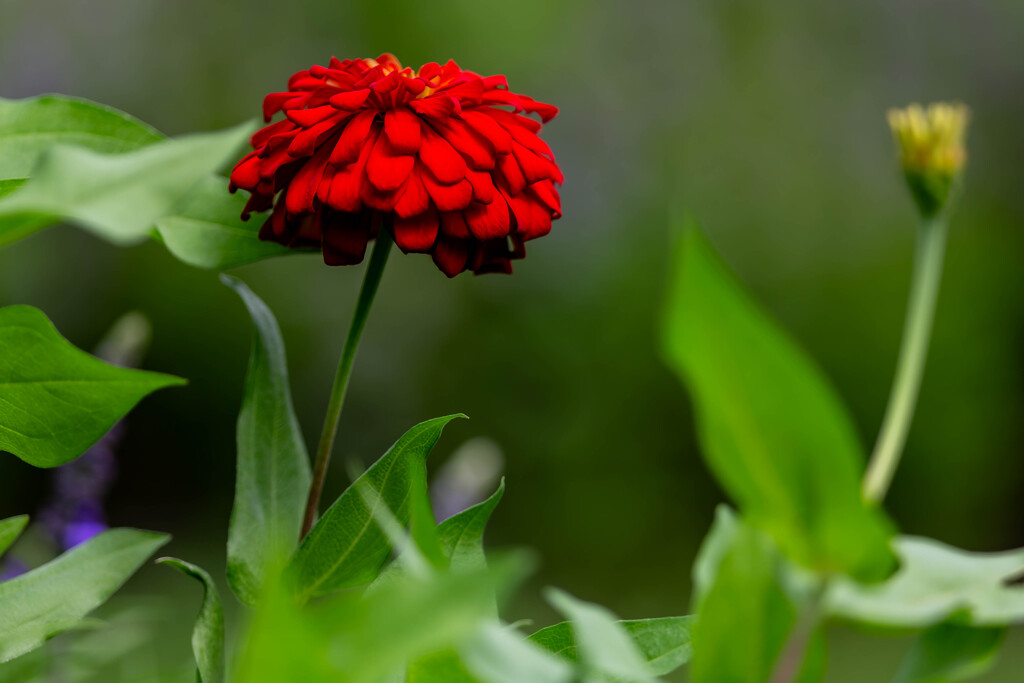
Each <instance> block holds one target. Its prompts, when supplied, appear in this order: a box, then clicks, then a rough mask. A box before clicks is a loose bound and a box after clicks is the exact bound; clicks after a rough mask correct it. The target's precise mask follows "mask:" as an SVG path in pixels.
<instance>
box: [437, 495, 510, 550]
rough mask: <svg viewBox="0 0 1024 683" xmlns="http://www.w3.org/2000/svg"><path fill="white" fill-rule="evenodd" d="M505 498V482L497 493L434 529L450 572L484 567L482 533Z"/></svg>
mask: <svg viewBox="0 0 1024 683" xmlns="http://www.w3.org/2000/svg"><path fill="white" fill-rule="evenodd" d="M504 495H505V479H504V477H503V478H502V480H501V483H500V484H498V490H497V491H495V492H494V493H493V494H491V496H490V497H489V498H488V499H487V500H484V501H482V502H480V503H477V504H476V505H474V506H472V507H469V508H466V509H465V510H463V511H462V512H460V513H458V514H456V515H452V516H451V517H449V518H448V519H446V520H444V521H443V522H441V524H440V525H438V527H437V532H438V535H439V536H440V538H441V546H442V548H444V554H445V557H447V558H448V560H449V561H450V562H451V567H452V569H455V570H463V569H482V568H483V567H485V566H486V565H487V562H486V559H485V557H484V530H485V528H486V527H487V522H488V520H490V518H491V513H492V512H494V508H496V507H497V506H498V503H499V502H500V501H501V497H502V496H504Z"/></svg>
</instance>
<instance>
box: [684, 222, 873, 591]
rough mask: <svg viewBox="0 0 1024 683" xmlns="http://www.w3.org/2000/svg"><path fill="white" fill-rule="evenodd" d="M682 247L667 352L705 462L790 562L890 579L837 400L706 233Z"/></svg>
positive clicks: (851, 433)
mask: <svg viewBox="0 0 1024 683" xmlns="http://www.w3.org/2000/svg"><path fill="white" fill-rule="evenodd" d="M680 242H681V244H680V247H679V250H678V253H677V254H676V257H675V263H676V266H677V267H676V270H675V273H674V275H673V277H672V283H671V285H670V289H669V292H668V306H667V309H666V312H665V327H664V350H665V355H666V358H667V360H668V363H669V364H670V365H671V366H672V368H673V369H674V370H675V371H676V372H677V373H678V374H679V376H680V377H681V379H682V380H683V381H684V383H685V384H686V385H687V387H688V388H689V390H690V392H691V394H692V396H693V401H694V405H695V411H696V414H697V424H698V432H699V436H700V440H701V445H702V449H703V454H704V458H705V460H706V461H707V463H708V466H709V467H710V468H711V470H712V471H713V472H714V474H715V476H716V478H717V479H718V480H719V481H720V482H721V483H722V485H723V487H724V488H725V489H726V490H727V491H728V492H729V494H730V495H731V496H732V497H733V498H734V499H735V500H736V501H737V502H738V503H739V507H740V508H741V509H742V511H743V513H744V515H745V516H746V517H747V518H748V519H749V520H750V521H751V522H752V523H754V524H755V525H757V526H761V527H763V528H765V529H766V530H768V531H769V532H770V533H771V534H772V535H773V536H774V537H775V538H776V539H777V541H778V543H779V545H780V547H781V548H782V549H783V551H784V552H785V553H786V554H787V555H788V556H790V557H792V558H793V559H795V560H797V561H799V562H801V563H802V564H805V565H808V566H810V567H812V568H814V569H816V570H819V571H822V572H837V571H838V572H846V573H849V574H851V575H853V576H855V577H857V578H859V579H861V580H877V579H881V578H884V577H885V576H886V575H887V574H888V573H889V572H890V571H891V569H892V564H893V563H892V555H891V553H890V551H889V548H888V544H887V542H888V539H889V536H890V525H889V524H888V523H887V521H886V520H885V519H884V516H883V514H882V513H881V512H880V511H878V510H876V509H873V508H871V507H869V506H868V505H866V504H865V503H864V501H863V500H862V499H861V495H860V475H861V470H862V462H863V453H862V450H861V447H860V445H859V443H858V440H857V435H856V432H855V430H854V428H853V424H852V423H851V421H850V418H849V416H848V415H847V413H846V410H845V409H844V407H843V405H842V403H841V402H840V400H839V398H838V396H837V395H836V393H835V392H834V391H833V389H832V388H831V386H830V385H829V383H828V381H827V380H826V378H825V376H824V375H823V374H822V373H821V371H820V370H819V369H818V368H817V367H816V366H815V365H814V364H813V363H812V362H811V361H810V360H809V359H808V358H807V357H806V356H805V355H804V354H803V353H802V352H801V351H800V350H799V348H798V347H797V346H796V344H795V343H793V342H792V341H791V340H790V338H789V337H788V336H787V335H786V334H785V333H784V332H783V331H782V330H780V329H779V327H778V326H777V325H776V324H775V323H773V322H772V321H771V319H770V318H769V317H768V316H767V315H765V313H763V312H762V311H761V310H760V309H759V308H758V307H757V306H756V305H755V304H754V302H753V301H752V300H751V299H750V297H749V296H748V295H747V294H746V293H745V292H744V291H743V289H742V287H741V286H740V284H739V283H738V282H737V281H736V279H735V278H734V277H733V276H732V275H731V274H730V273H729V271H728V269H727V268H726V266H725V265H724V264H723V263H722V262H721V260H720V259H719V258H718V256H717V255H716V254H715V253H714V251H713V249H712V248H711V246H710V245H709V244H708V243H707V241H706V240H705V239H704V238H703V237H702V236H701V235H700V233H698V232H697V231H696V230H693V229H691V230H688V231H686V232H685V234H684V235H683V237H682V239H681V240H680Z"/></svg>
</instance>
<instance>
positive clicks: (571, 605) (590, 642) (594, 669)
mask: <svg viewBox="0 0 1024 683" xmlns="http://www.w3.org/2000/svg"><path fill="white" fill-rule="evenodd" d="M546 596H547V599H548V602H550V603H551V605H552V606H553V607H554V608H555V609H557V610H558V611H559V612H561V613H562V615H563V616H565V617H566V618H568V619H569V621H570V622H572V633H573V636H574V638H575V641H576V648H577V652H578V656H579V661H580V663H581V665H582V667H583V669H584V670H585V671H586V672H588V673H589V674H590V675H593V676H601V677H612V678H615V679H619V680H621V681H623V682H629V683H646V682H649V681H653V680H654V675H653V671H652V670H651V668H650V666H649V665H648V664H647V658H646V657H644V656H643V654H642V653H641V652H640V649H639V648H638V647H637V646H636V644H635V643H634V642H633V640H632V638H630V637H629V634H628V633H627V632H626V630H625V629H624V628H622V626H620V624H619V623H618V622H617V620H616V618H615V615H613V614H612V613H611V612H610V611H609V610H608V609H606V608H604V607H601V606H600V605H595V604H593V603H590V602H583V601H582V600H577V599H576V598H574V597H572V596H571V595H569V594H568V593H566V592H565V591H560V590H558V589H556V588H549V589H548V590H547V591H546Z"/></svg>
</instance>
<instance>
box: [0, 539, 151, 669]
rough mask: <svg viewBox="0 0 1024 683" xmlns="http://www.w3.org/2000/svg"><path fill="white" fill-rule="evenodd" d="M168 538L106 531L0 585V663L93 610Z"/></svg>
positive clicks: (70, 624)
mask: <svg viewBox="0 0 1024 683" xmlns="http://www.w3.org/2000/svg"><path fill="white" fill-rule="evenodd" d="M168 540H170V537H169V536H167V535H165V534H156V533H152V532H149V531H139V530H137V529H111V530H110V531H104V532H103V533H101V534H99V535H97V536H94V537H93V538H91V539H89V540H88V541H86V542H85V543H83V544H81V545H79V546H76V547H75V548H72V549H71V550H69V551H68V552H66V553H64V554H63V555H61V556H60V557H58V558H57V559H55V560H53V561H51V562H48V563H47V564H45V565H43V566H42V567H39V568H37V569H33V570H32V571H30V572H28V573H27V574H22V575H21V576H18V577H16V578H13V579H10V580H9V581H4V582H0V662H5V661H7V660H9V659H13V658H14V657H17V656H18V655H21V654H24V653H25V652H28V651H29V650H32V649H35V648H37V647H39V646H40V645H42V644H43V643H44V642H46V640H47V639H49V638H52V637H53V636H55V635H57V634H58V633H61V632H62V631H66V630H67V629H69V628H71V627H73V626H75V625H76V624H78V623H79V622H80V621H81V620H82V619H83V618H84V617H85V616H86V615H87V614H88V613H89V612H91V611H92V610H94V609H95V608H97V607H99V606H100V605H101V604H103V602H105V601H106V600H107V598H109V597H110V596H111V595H112V594H113V593H114V592H115V591H116V590H117V589H118V588H120V587H121V584H123V583H124V582H125V581H127V580H128V578H129V577H130V576H131V575H132V574H134V573H135V570H136V569H138V568H139V566H140V565H142V563H143V562H145V561H146V558H148V557H149V556H150V555H152V554H153V553H154V552H156V550H157V548H159V547H160V546H162V545H164V544H165V543H167V541H168Z"/></svg>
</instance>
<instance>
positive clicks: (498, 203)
mask: <svg viewBox="0 0 1024 683" xmlns="http://www.w3.org/2000/svg"><path fill="white" fill-rule="evenodd" d="M464 213H465V215H466V223H467V224H468V225H469V231H470V232H471V233H473V236H474V237H476V238H477V239H478V240H486V239H495V238H498V237H504V236H506V235H508V233H509V228H510V227H511V225H510V222H509V209H508V204H507V203H505V200H504V198H502V199H501V200H497V199H496V200H494V201H493V202H491V203H490V204H481V203H480V202H470V204H469V206H468V207H466V210H465V212H464Z"/></svg>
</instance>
